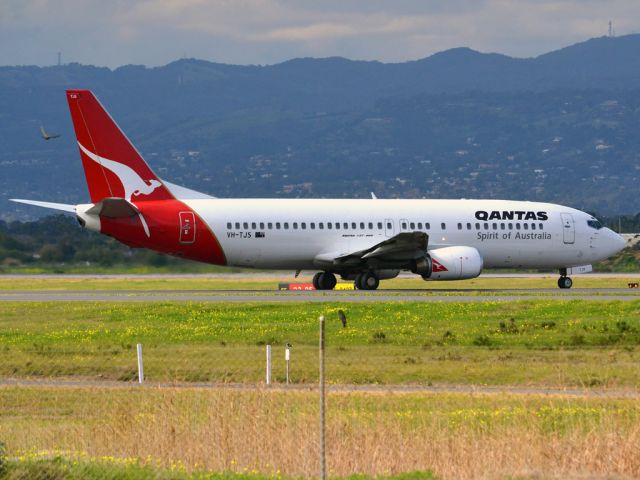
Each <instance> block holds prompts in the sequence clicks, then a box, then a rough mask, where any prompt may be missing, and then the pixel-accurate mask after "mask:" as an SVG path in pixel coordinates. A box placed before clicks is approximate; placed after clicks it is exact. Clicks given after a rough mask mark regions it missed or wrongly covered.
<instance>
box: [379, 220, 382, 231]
mask: <svg viewBox="0 0 640 480" xmlns="http://www.w3.org/2000/svg"><path fill="white" fill-rule="evenodd" d="M378 230H382V222H378Z"/></svg>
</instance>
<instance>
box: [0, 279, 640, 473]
mask: <svg viewBox="0 0 640 480" xmlns="http://www.w3.org/2000/svg"><path fill="white" fill-rule="evenodd" d="M585 278H586V277H585ZM592 280H593V281H597V282H602V281H606V280H610V279H597V278H593V279H592ZM616 280H618V281H619V279H616ZM47 281H49V280H43V279H37V280H35V281H33V282H32V283H31V285H30V287H31V288H43V287H42V285H40V286H37V283H38V282H44V283H46V282H47ZM136 281H137V280H134V282H136ZM252 281H253V280H252ZM275 281H276V280H274V279H271V278H267V279H264V280H260V281H259V282H258V284H259V285H262V287H260V288H272V286H273V285H274V282H275ZM397 281H398V282H405V281H406V280H397ZM503 281H507V282H509V283H510V285H509V287H511V288H540V287H539V286H538V287H531V285H532V283H527V282H537V283H535V284H536V285H541V283H540V282H545V281H547V280H545V279H533V280H531V279H505V280H503V279H478V280H477V282H481V283H479V284H477V285H474V286H469V285H468V284H467V283H464V284H462V283H461V285H466V287H468V288H503V287H500V286H499V285H502V284H501V283H500V282H503ZM3 282H4V280H3ZM20 282H23V283H24V284H26V281H23V280H21V279H20V280H18V281H14V282H13V284H12V285H11V287H13V288H16V289H26V288H27V287H26V286H25V285H24V284H23V285H20ZM128 282H131V281H130V280H127V281H123V280H103V279H101V280H96V281H87V280H81V281H80V282H79V283H77V284H76V283H75V281H73V280H64V281H58V280H54V281H52V283H51V284H48V286H47V287H44V288H53V289H58V288H61V289H81V288H88V289H111V288H112V287H113V288H116V289H131V288H134V289H151V290H154V289H156V290H163V289H171V288H173V287H172V285H173V283H172V282H177V283H176V285H179V287H178V288H183V289H205V290H206V289H208V288H209V287H210V285H212V284H213V283H215V284H216V285H218V286H219V285H220V284H219V283H216V281H213V280H208V279H201V278H195V279H188V281H184V280H182V279H181V280H179V281H178V280H175V279H171V280H164V279H153V280H140V286H135V287H132V286H130V285H129V286H127V283H128ZM164 282H168V283H164ZM409 282H411V280H409ZM482 282H486V283H482ZM516 282H521V283H517V285H516ZM553 282H555V279H553ZM44 283H43V284H44ZM248 284H251V285H252V283H251V282H248ZM76 285H77V286H76ZM162 285H165V286H162ZM166 285H169V286H166ZM238 285H241V287H238ZM420 285H424V284H423V283H422V282H420ZM426 285H428V286H429V285H442V284H436V283H433V284H426ZM445 285H446V286H451V285H452V284H445ZM478 285H482V287H480V286H478ZM523 285H527V286H523ZM4 286H5V284H3V287H4ZM6 286H9V285H8V284H7V285H6ZM544 286H546V285H544ZM576 286H578V285H577V282H576ZM597 286H599V287H602V286H603V285H602V284H598V285H597ZM3 287H2V288H3ZM225 288H245V287H244V284H243V283H242V280H241V281H240V282H238V281H235V282H234V283H233V286H231V287H225ZM247 288H249V287H247ZM251 288H258V287H251ZM410 288H411V287H410ZM167 300H170V296H168V297H167ZM340 309H342V310H343V311H344V312H345V314H346V316H347V327H346V328H343V327H342V324H341V322H340V321H339V319H338V314H337V312H338V310H340ZM319 315H325V316H326V317H327V355H326V358H327V381H328V382H329V383H332V384H382V385H398V384H408V385H413V384H417V385H479V386H481V385H497V386H505V387H509V386H520V387H527V388H530V389H531V390H532V392H533V393H530V394H527V395H521V394H506V393H475V394H462V393H428V392H423V393H401V392H399V391H398V390H394V391H393V392H391V391H389V392H385V391H379V392H354V391H348V390H347V391H340V392H338V391H332V392H331V393H330V394H329V397H328V403H327V406H328V424H327V435H328V436H327V449H328V450H327V451H328V466H329V471H330V476H331V477H334V478H337V477H347V476H349V475H352V474H354V473H357V474H361V475H364V476H362V477H361V476H356V477H353V479H354V480H361V479H363V478H371V477H374V476H375V477H380V478H394V479H396V480H414V479H416V480H417V479H421V478H443V479H467V478H469V479H471V478H510V479H512V478H531V479H533V478H535V479H540V478H576V479H578V478H594V477H601V478H637V477H639V476H640V457H639V456H638V455H637V452H638V451H639V450H640V403H639V402H638V400H637V392H638V389H639V388H640V369H639V368H638V359H639V356H640V300H638V301H625V302H622V301H581V300H569V299H568V300H551V299H545V298H544V297H532V298H531V299H530V300H519V301H513V302H492V301H480V302H476V303H464V302H451V303H438V302H434V303H418V302H398V303H384V302H383V303H367V304H360V303H313V304H301V303H291V304H285V303H271V304H270V303H245V304H234V303H209V302H202V303H201V302H194V303H182V302H171V301H167V302H164V303H148V304H147V303H135V304H133V303H90V302H50V303H31V302H0V380H4V382H0V405H2V408H0V442H4V443H6V447H7V452H6V453H7V455H6V458H7V460H6V461H3V460H2V455H0V478H3V480H4V478H8V479H11V480H14V479H18V478H39V476H42V477H43V478H51V479H58V478H60V479H63V478H73V479H75V478H77V479H80V478H82V479H84V478H88V479H91V478H104V477H107V478H115V479H118V478H122V479H125V478H133V479H152V478H153V479H157V478H160V479H163V478H166V479H175V480H187V479H191V478H201V479H204V478H221V479H222V480H245V479H247V480H249V479H254V480H263V479H266V478H274V479H279V478H298V477H306V478H308V477H312V476H316V475H317V472H318V395H317V391H313V390H311V389H309V388H306V387H305V385H306V384H308V383H310V382H316V381H317V370H318V350H317V342H318V320H317V319H318V316H319ZM136 343H142V344H143V351H144V360H145V373H146V377H147V379H148V380H149V381H151V382H154V381H156V382H169V383H170V382H174V381H175V382H181V386H180V388H172V387H169V386H166V385H165V386H163V385H153V384H151V385H149V386H147V387H142V388H141V387H136V386H134V385H132V384H131V383H127V382H133V381H134V379H135V378H136V349H135V345H136ZM267 343H269V344H271V345H273V348H274V377H275V380H276V382H283V381H284V346H285V344H286V343H291V344H293V347H292V363H291V374H292V381H293V382H294V383H296V384H298V385H297V387H298V388H290V389H287V388H286V387H283V388H279V389H267V388H262V387H261V386H260V385H261V384H262V383H263V382H264V364H265V345H266V344H267ZM7 379H12V380H24V379H37V380H44V381H47V380H56V379H66V380H69V379H71V380H73V381H76V382H78V383H79V384H78V385H75V386H60V385H55V384H52V385H38V386H35V385H31V386H29V385H21V386H19V385H11V382H7V381H6V380H7ZM85 380H88V381H89V383H88V384H84V383H83V382H84V381H85ZM104 380H112V381H114V382H115V383H113V382H103V383H101V381H104ZM182 382H186V386H185V385H184V384H182ZM193 382H208V383H234V384H235V383H241V384H244V385H241V386H236V385H230V386H228V388H216V387H213V388H199V387H198V386H197V384H196V383H193ZM256 385H257V387H255V386H256ZM537 387H554V388H559V389H562V388H572V387H581V388H584V389H585V392H586V393H585V394H584V395H583V396H569V395H567V396H563V395H557V394H556V395H543V394H539V393H535V389H536V388H537ZM623 393H630V394H633V395H634V396H633V398H622V397H620V398H617V397H616V395H622V394H623ZM0 453H1V452H0ZM3 465H5V466H6V469H5V470H6V471H5V474H4V475H5V476H4V477H2V475H3V474H2V469H3V468H4V467H3ZM411 471H418V472H425V473H416V474H407V475H400V474H401V473H402V472H411ZM428 472H433V475H432V474H431V473H428ZM398 475H400V476H398Z"/></svg>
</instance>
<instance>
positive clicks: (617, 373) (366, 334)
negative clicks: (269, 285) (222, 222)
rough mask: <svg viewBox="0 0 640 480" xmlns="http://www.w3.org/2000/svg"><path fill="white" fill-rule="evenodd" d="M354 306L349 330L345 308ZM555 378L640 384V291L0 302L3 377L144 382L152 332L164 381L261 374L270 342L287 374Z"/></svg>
mask: <svg viewBox="0 0 640 480" xmlns="http://www.w3.org/2000/svg"><path fill="white" fill-rule="evenodd" d="M339 309H342V310H343V311H344V312H345V313H346V316H347V327H346V328H343V327H342V325H341V323H340V321H339V320H338V317H337V311H338V310H339ZM321 314H324V315H326V316H327V319H328V321H327V345H328V353H327V362H328V381H329V382H332V383H357V384H362V383H382V384H401V383H415V384H442V383H460V384H489V385H543V386H553V387H566V386H571V387H575V386H579V387H584V386H587V387H588V386H598V387H631V388H635V387H637V386H638V385H640V369H638V368H637V359H638V356H639V355H640V349H639V348H638V345H639V344H640V301H637V302H615V301H576V300H574V301H557V300H543V299H534V300H528V301H517V302H511V303H505V302H490V301H485V302H477V303H446V304H445V303H429V304H425V303H411V302H406V303H400V304H391V303H375V304H366V305H365V304H343V305H340V304H310V305H304V304H278V303H275V304H268V303H253V304H251V303H249V304H224V303H219V304H216V303H191V304H190V303H179V302H176V303H171V302H167V303H155V304H144V303H142V304H128V303H124V304H118V303H106V304H105V303H80V302H70V303H65V302H51V303H28V302H26V303H20V302H18V303H10V302H2V303H0V375H1V376H4V377H37V378H42V377H61V376H82V377H85V378H94V379H111V380H132V379H134V378H135V377H136V362H135V345H136V343H142V344H143V348H144V358H145V373H146V376H147V378H148V379H149V380H152V381H210V382H251V383H255V382H260V381H262V379H263V378H264V345H266V344H271V345H273V347H274V352H275V353H274V375H275V378H276V380H278V381H281V380H283V378H284V358H283V357H284V353H283V351H284V345H285V344H286V343H291V344H292V345H293V349H292V365H291V366H292V380H293V381H294V382H296V383H305V382H312V381H315V379H316V378H317V347H316V345H317V328H318V323H317V318H318V316H319V315H321Z"/></svg>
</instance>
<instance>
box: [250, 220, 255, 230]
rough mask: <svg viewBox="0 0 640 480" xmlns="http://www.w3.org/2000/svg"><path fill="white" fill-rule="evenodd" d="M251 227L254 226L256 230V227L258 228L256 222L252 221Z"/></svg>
mask: <svg viewBox="0 0 640 480" xmlns="http://www.w3.org/2000/svg"><path fill="white" fill-rule="evenodd" d="M251 228H252V229H253V230H255V229H256V222H251Z"/></svg>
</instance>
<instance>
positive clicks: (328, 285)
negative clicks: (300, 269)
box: [314, 272, 338, 290]
mask: <svg viewBox="0 0 640 480" xmlns="http://www.w3.org/2000/svg"><path fill="white" fill-rule="evenodd" d="M314 278H315V277H314ZM336 283H338V280H336V276H335V275H334V274H333V273H331V272H321V273H320V275H319V277H318V287H316V288H317V289H318V290H333V289H334V288H335V286H336ZM314 286H315V284H314Z"/></svg>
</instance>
